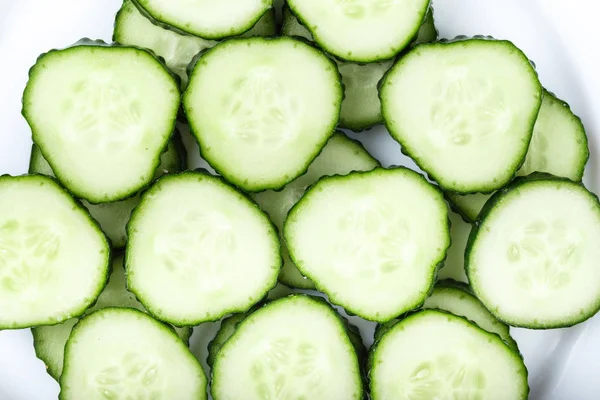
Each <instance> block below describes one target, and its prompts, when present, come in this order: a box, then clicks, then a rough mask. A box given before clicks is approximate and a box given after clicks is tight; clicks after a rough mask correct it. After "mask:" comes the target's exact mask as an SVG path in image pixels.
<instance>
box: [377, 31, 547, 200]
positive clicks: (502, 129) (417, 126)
mask: <svg viewBox="0 0 600 400" xmlns="http://www.w3.org/2000/svg"><path fill="white" fill-rule="evenodd" d="M541 97H542V91H541V86H540V83H539V81H538V79H537V75H536V73H535V70H534V69H533V67H532V66H531V64H530V63H529V60H528V59H527V57H525V55H524V54H523V53H522V52H521V51H520V50H519V49H518V48H517V47H515V46H514V45H513V44H512V43H511V42H508V41H500V40H489V39H484V38H474V39H465V40H459V41H454V42H439V43H431V44H423V45H420V46H417V47H415V48H414V49H413V50H411V51H409V52H408V53H407V54H406V55H405V56H404V57H402V58H401V59H400V60H399V61H398V63H397V64H396V65H394V67H392V69H391V70H390V72H389V73H388V74H387V75H386V77H385V78H384V80H383V83H382V87H381V91H380V98H381V102H382V113H383V117H384V120H385V124H386V126H387V128H388V130H389V131H390V133H391V134H392V136H393V137H394V139H396V140H397V141H398V142H400V144H401V145H402V149H403V151H404V152H405V153H406V154H408V155H410V157H411V158H413V160H414V161H415V162H416V163H417V165H418V166H419V167H420V168H421V169H422V170H424V171H426V172H427V173H428V174H429V176H430V177H431V178H432V179H434V180H435V181H437V183H438V184H439V185H440V186H441V187H442V188H443V189H445V190H450V191H455V192H460V193H471V192H491V191H493V190H495V189H498V188H500V187H502V186H504V185H505V184H506V183H508V182H509V181H510V180H511V179H512V177H513V176H514V174H515V172H516V170H517V169H518V168H519V166H520V165H521V163H522V162H523V159H524V157H525V153H526V152H527V147H528V146H529V141H530V139H531V135H532V131H533V125H534V123H535V119H536V116H537V113H538V109H539V107H540V104H541ZM457 160H460V162H457Z"/></svg>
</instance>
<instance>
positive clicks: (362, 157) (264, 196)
mask: <svg viewBox="0 0 600 400" xmlns="http://www.w3.org/2000/svg"><path fill="white" fill-rule="evenodd" d="M378 164H379V163H378V162H377V161H376V160H375V159H374V158H373V157H371V156H370V155H369V153H367V151H366V150H365V149H364V148H363V147H362V146H361V145H360V144H359V143H358V142H355V141H353V140H351V139H348V138H347V137H346V136H345V135H344V134H342V133H335V134H334V135H333V136H332V137H331V138H330V139H329V141H328V142H327V144H326V145H325V147H324V148H323V150H322V151H321V153H320V154H319V155H318V156H317V158H316V159H315V160H314V161H313V163H312V164H311V165H310V166H309V167H308V170H307V172H306V174H304V175H303V176H301V177H299V178H297V179H296V180H294V181H293V182H291V183H289V184H288V185H287V186H286V187H285V188H284V189H283V190H281V191H273V190H267V191H264V192H261V193H257V194H255V195H254V196H253V197H254V199H255V200H256V202H257V203H258V205H259V206H260V207H261V208H262V209H263V210H264V211H266V212H267V213H268V214H269V216H270V217H271V219H272V220H273V222H274V223H275V225H276V226H277V228H278V229H279V231H280V232H281V231H282V229H283V222H284V220H285V218H286V217H287V214H288V212H289V211H290V209H291V208H292V207H293V206H294V204H296V202H297V201H298V200H299V199H300V197H301V196H302V195H303V194H304V192H305V191H306V189H307V188H308V187H309V186H311V185H312V184H314V183H315V182H316V181H317V180H318V179H319V178H321V177H323V176H326V175H345V174H348V173H349V172H351V171H366V170H370V169H373V168H375V167H376V166H377V165H378ZM282 257H283V267H282V270H281V273H280V275H279V280H280V281H281V282H282V283H283V284H285V285H288V286H290V287H297V288H302V289H314V284H313V283H312V282H311V281H310V280H309V279H307V278H306V277H304V276H303V275H302V274H301V273H300V272H299V271H298V269H297V268H296V266H295V265H294V264H293V262H292V260H291V259H290V256H289V252H288V250H287V247H286V246H285V244H284V242H283V240H282Z"/></svg>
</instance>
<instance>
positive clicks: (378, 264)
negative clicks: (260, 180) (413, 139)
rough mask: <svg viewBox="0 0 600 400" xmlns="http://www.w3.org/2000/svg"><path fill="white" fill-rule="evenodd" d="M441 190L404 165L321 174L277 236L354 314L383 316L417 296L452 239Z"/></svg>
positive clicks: (408, 306)
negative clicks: (279, 235)
mask: <svg viewBox="0 0 600 400" xmlns="http://www.w3.org/2000/svg"><path fill="white" fill-rule="evenodd" d="M448 225H449V223H448V208H447V206H446V203H445V202H444V199H443V196H442V194H441V192H440V191H439V190H438V189H437V188H436V187H435V186H433V185H431V184H430V183H428V182H427V181H426V180H425V179H424V178H423V177H422V176H421V175H419V174H417V173H416V172H414V171H411V170H409V169H406V168H403V167H401V168H395V169H387V170H386V169H382V168H376V169H374V170H372V171H370V172H352V173H350V174H348V175H346V176H335V177H326V178H322V179H321V180H320V181H319V182H317V183H316V184H315V185H314V186H313V187H312V188H311V189H309V190H308V191H307V192H306V194H305V195H304V197H302V199H300V201H299V202H298V203H296V205H295V206H294V207H293V208H292V210H291V211H290V213H289V215H288V218H287V220H286V222H285V225H284V228H283V235H284V237H285V241H286V243H287V245H288V248H289V250H290V255H291V258H292V260H293V261H294V263H295V264H296V266H297V267H298V269H299V270H300V272H302V273H303V274H304V275H305V276H307V277H309V278H310V279H312V281H313V282H315V284H316V286H317V288H319V290H321V291H323V292H325V293H326V294H327V295H328V296H329V300H330V301H331V302H332V303H335V304H339V305H341V306H342V307H344V308H345V309H346V310H348V311H350V312H351V313H352V314H355V315H359V316H361V317H363V318H365V319H367V320H371V321H376V322H385V321H388V320H390V319H392V318H394V317H396V316H398V315H400V314H402V313H404V312H406V311H409V310H412V309H414V308H416V307H418V306H419V305H421V304H422V303H423V301H424V300H425V298H426V297H427V295H428V293H429V291H430V289H431V287H432V286H433V284H434V281H435V275H436V273H437V269H438V267H439V264H440V263H441V262H442V261H443V260H444V257H445V254H446V249H447V248H448V246H449V245H450V234H449V226H448Z"/></svg>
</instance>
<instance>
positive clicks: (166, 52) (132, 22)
mask: <svg viewBox="0 0 600 400" xmlns="http://www.w3.org/2000/svg"><path fill="white" fill-rule="evenodd" d="M275 31H276V29H275V17H274V16H273V13H270V12H269V13H266V14H265V15H264V16H263V17H262V18H261V19H260V20H259V21H258V22H257V23H256V25H254V27H253V28H252V29H250V30H249V31H248V32H246V33H244V34H243V35H242V36H248V37H249V36H271V35H274V34H275ZM113 40H114V41H115V42H119V43H121V44H125V45H131V46H139V47H144V48H147V49H150V50H152V51H153V52H154V53H156V54H157V55H159V56H161V57H162V58H164V60H165V63H166V64H167V66H168V67H169V69H170V70H171V71H173V72H174V73H176V74H177V75H178V76H179V78H181V88H182V89H185V87H186V86H187V81H188V76H187V66H188V65H189V63H190V62H191V61H192V59H193V58H194V56H195V55H196V54H198V53H199V52H200V51H202V50H204V49H208V48H210V47H213V46H214V45H215V44H217V42H216V41H214V40H206V39H202V38H199V37H197V36H190V35H185V34H181V33H178V32H176V31H173V30H171V29H166V28H163V27H161V26H158V25H156V24H153V23H152V22H151V21H150V20H149V19H148V18H146V17H145V16H144V15H142V13H141V12H140V11H139V9H138V8H137V7H136V6H135V4H134V3H133V0H125V1H124V2H123V5H122V6H121V9H120V10H119V12H118V13H117V16H116V18H115V29H114V33H113Z"/></svg>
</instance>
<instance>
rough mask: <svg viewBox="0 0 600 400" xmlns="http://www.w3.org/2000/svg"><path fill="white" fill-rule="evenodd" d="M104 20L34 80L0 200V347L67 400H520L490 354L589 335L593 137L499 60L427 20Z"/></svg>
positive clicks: (129, 13)
mask: <svg viewBox="0 0 600 400" xmlns="http://www.w3.org/2000/svg"><path fill="white" fill-rule="evenodd" d="M115 11H116V17H115V23H114V31H113V40H114V43H110V44H109V43H105V42H102V41H93V40H89V39H83V40H81V41H79V42H76V43H75V44H74V45H72V46H70V47H68V48H65V49H62V50H50V51H49V52H47V53H45V54H43V55H41V56H40V58H39V59H38V60H37V62H36V63H35V65H33V67H32V68H31V70H30V74H29V81H28V83H27V86H26V88H25V91H24V94H23V116H24V118H25V119H26V121H27V122H28V124H29V126H30V128H31V133H32V139H33V142H34V143H33V146H32V151H31V159H30V164H29V171H28V175H25V176H18V177H12V176H0V209H1V210H9V212H5V213H1V214H0V330H4V329H20V328H32V333H33V339H34V340H33V345H34V349H35V354H36V355H37V356H38V358H39V359H40V360H41V361H42V362H43V363H44V364H45V366H46V369H47V372H48V374H49V375H50V376H51V377H52V378H54V379H55V380H56V381H57V382H59V383H60V386H61V391H60V396H59V398H60V399H61V400H71V399H73V400H81V399H96V398H97V399H110V400H126V399H134V398H135V399H176V400H188V399H190V400H192V399H194V400H196V399H208V398H209V392H210V396H211V397H212V399H213V400H233V399H244V400H246V399H247V400H254V399H256V400H265V399H280V400H284V399H286V400H287V399H313V400H332V399H333V400H352V399H356V400H359V399H364V398H367V397H368V398H371V399H373V400H380V399H381V400H383V399H415V400H416V399H421V400H429V399H444V400H445V399H448V400H450V399H473V400H475V399H493V400H495V399H498V400H504V399H511V400H512V399H517V400H525V399H526V398H527V396H528V393H529V386H528V382H527V378H528V375H527V374H528V372H527V368H526V362H527V360H524V359H523V356H522V355H521V353H520V351H519V346H518V344H517V342H516V341H515V340H514V339H513V337H512V336H511V331H510V326H518V327H525V328H531V329H552V328H562V327H568V326H571V325H574V324H577V323H580V322H582V321H584V320H586V319H588V318H590V317H591V316H593V315H594V314H595V313H597V311H598V310H599V309H600V272H599V270H598V268H596V262H597V260H598V259H599V258H600V248H598V246H597V243H599V242H600V201H599V200H598V198H597V197H596V195H595V194H593V193H592V192H591V191H589V190H588V189H587V188H586V187H585V186H584V185H583V184H582V183H581V182H582V178H583V171H584V169H585V167H586V164H587V161H588V158H589V153H590V152H589V150H588V142H587V137H586V132H585V129H584V127H583V124H582V122H581V120H580V119H579V118H578V117H577V116H576V115H575V114H574V113H573V112H572V111H571V109H570V108H569V106H568V105H567V104H566V103H565V102H564V101H563V100H560V99H559V98H558V97H556V96H554V95H553V94H552V93H550V92H549V91H547V90H546V89H543V88H542V84H541V83H540V81H539V78H538V76H537V74H536V71H535V69H534V66H533V63H532V62H530V61H529V59H528V58H527V56H526V55H525V54H524V53H523V52H522V51H521V50H520V49H519V48H517V47H516V46H515V45H514V44H513V43H512V42H510V41H508V40H496V39H493V38H491V37H472V38H466V37H460V38H456V39H450V40H448V39H440V40H438V31H437V29H436V27H435V24H434V19H433V8H432V7H431V4H430V2H429V1H428V0H403V1H387V0H368V1H339V0H287V2H283V1H274V0H221V1H188V0H124V1H123V3H122V5H121V8H120V10H118V11H117V10H115ZM375 125H384V126H385V127H386V128H387V130H388V132H389V134H390V136H391V138H392V139H394V140H395V141H397V142H398V143H399V144H400V146H401V150H402V152H403V153H405V154H406V155H407V156H409V157H410V158H411V159H412V160H413V161H414V163H415V164H416V165H417V166H418V167H419V168H420V170H411V169H409V168H407V167H404V166H387V165H389V162H388V161H387V160H378V159H377V158H376V157H373V156H372V155H371V154H370V153H369V150H371V149H373V148H375V146H372V142H370V140H371V137H372V136H373V135H371V134H370V133H369V132H368V131H365V130H366V129H369V128H371V127H373V126H375ZM176 126H177V128H176ZM343 129H349V130H352V131H354V132H355V133H350V134H349V135H350V136H347V135H346V132H344V131H343ZM362 131H364V132H362ZM351 137H353V138H359V140H360V142H359V141H356V140H354V139H352V138H351ZM184 143H185V145H184ZM363 145H364V146H363ZM199 160H200V161H201V163H202V164H201V163H200V162H199ZM382 161H384V162H382ZM199 165H203V166H204V168H208V169H210V171H212V172H208V171H207V170H206V169H196V170H194V168H197V167H198V166H199ZM382 165H384V166H385V167H384V166H382ZM188 167H189V168H190V170H188ZM209 167H210V168H209ZM111 265H112V267H111ZM278 282H279V283H278ZM276 285H277V286H276ZM212 323H217V324H218V325H217V326H216V327H215V326H214V325H211V324H212ZM198 325H202V327H210V328H211V329H213V332H215V331H216V334H215V336H214V338H213V337H209V335H208V334H204V333H203V335H206V337H202V338H200V339H198V336H199V334H200V332H208V329H207V330H204V329H203V328H202V327H200V329H198V330H197V331H196V332H197V333H196V334H195V335H194V336H192V339H191V344H190V336H191V335H192V331H193V329H194V327H196V326H198ZM357 327H358V328H357ZM217 328H218V329H217ZM373 332H374V334H373ZM211 338H212V340H210V339H211ZM198 340H199V341H201V342H202V343H206V345H203V347H202V349H201V351H200V352H199V351H198V348H197V347H198V346H197V344H196V342H197V341H198ZM188 344H190V346H188ZM205 361H206V363H205ZM202 364H207V367H208V368H209V370H206V371H205V370H203V368H202ZM209 388H210V389H209Z"/></svg>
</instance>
